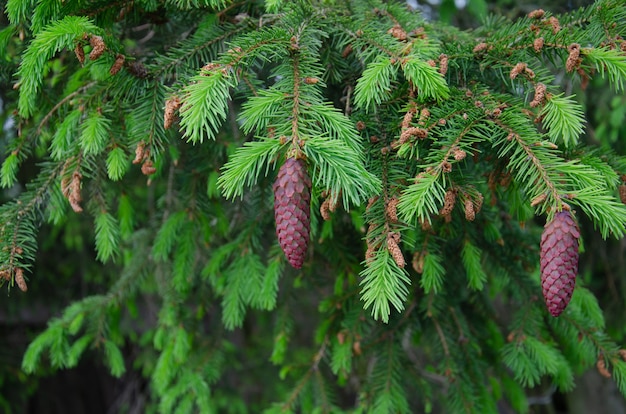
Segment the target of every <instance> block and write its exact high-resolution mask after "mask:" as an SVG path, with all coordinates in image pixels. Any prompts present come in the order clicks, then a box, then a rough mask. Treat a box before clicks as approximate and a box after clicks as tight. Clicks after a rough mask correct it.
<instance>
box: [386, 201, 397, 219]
mask: <svg viewBox="0 0 626 414" xmlns="http://www.w3.org/2000/svg"><path fill="white" fill-rule="evenodd" d="M399 202H400V200H399V199H398V198H396V197H393V198H391V199H390V200H389V202H388V203H387V206H386V207H385V211H386V212H387V217H389V220H390V221H391V222H392V223H397V222H398V203H399Z"/></svg>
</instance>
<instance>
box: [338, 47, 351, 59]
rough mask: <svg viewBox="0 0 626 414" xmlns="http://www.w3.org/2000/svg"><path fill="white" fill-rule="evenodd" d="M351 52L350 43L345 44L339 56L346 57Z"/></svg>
mask: <svg viewBox="0 0 626 414" xmlns="http://www.w3.org/2000/svg"><path fill="white" fill-rule="evenodd" d="M351 53H352V45H347V46H346V47H345V48H344V49H343V52H341V57H342V58H344V59H345V58H347V57H348V56H350V54H351Z"/></svg>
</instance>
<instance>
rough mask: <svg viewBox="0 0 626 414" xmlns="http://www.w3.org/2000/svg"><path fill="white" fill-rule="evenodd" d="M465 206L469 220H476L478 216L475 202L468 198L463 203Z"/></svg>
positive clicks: (466, 216)
mask: <svg viewBox="0 0 626 414" xmlns="http://www.w3.org/2000/svg"><path fill="white" fill-rule="evenodd" d="M463 204H464V205H463V207H465V218H466V219H467V221H474V219H475V218H476V210H474V202H473V201H472V200H471V199H470V198H468V199H466V200H465V203H463Z"/></svg>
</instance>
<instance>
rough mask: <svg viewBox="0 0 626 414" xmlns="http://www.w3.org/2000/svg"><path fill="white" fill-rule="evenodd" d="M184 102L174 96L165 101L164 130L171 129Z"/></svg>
mask: <svg viewBox="0 0 626 414" xmlns="http://www.w3.org/2000/svg"><path fill="white" fill-rule="evenodd" d="M181 105H182V102H181V101H180V98H179V97H178V96H172V97H171V98H169V99H168V100H167V101H165V112H164V113H163V128H165V129H169V128H170V127H171V126H172V124H173V123H174V119H175V118H176V111H177V110H178V109H179V108H180V106H181Z"/></svg>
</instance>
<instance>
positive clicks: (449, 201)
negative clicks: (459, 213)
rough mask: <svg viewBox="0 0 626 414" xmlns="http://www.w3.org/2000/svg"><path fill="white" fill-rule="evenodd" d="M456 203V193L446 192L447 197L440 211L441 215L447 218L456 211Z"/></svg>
mask: <svg viewBox="0 0 626 414" xmlns="http://www.w3.org/2000/svg"><path fill="white" fill-rule="evenodd" d="M455 203H456V191H455V190H448V191H446V195H445V197H444V198H443V207H442V208H441V210H439V214H441V215H442V216H447V215H448V214H450V213H451V212H452V210H453V209H454V204H455Z"/></svg>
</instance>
